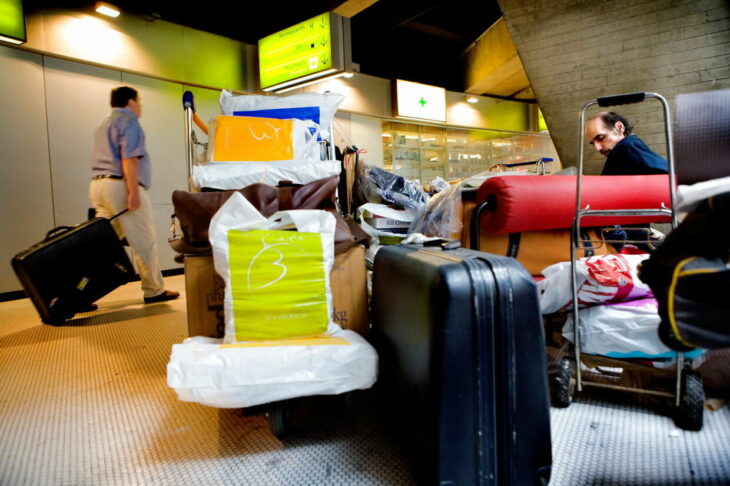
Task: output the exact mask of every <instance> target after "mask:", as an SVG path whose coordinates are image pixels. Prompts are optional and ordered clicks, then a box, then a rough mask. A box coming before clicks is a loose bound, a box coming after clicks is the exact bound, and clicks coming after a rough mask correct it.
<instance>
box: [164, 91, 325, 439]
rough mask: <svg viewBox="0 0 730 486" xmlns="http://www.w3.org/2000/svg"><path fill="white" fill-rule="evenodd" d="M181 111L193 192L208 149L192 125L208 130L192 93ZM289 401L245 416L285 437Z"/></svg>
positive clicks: (189, 179)
mask: <svg viewBox="0 0 730 486" xmlns="http://www.w3.org/2000/svg"><path fill="white" fill-rule="evenodd" d="M182 102H183V111H184V114H185V124H184V125H185V158H186V166H187V171H188V190H190V191H193V190H196V189H199V188H195V187H194V184H193V165H196V164H197V159H198V154H199V150H202V153H203V154H205V152H206V151H207V149H208V143H204V142H200V141H198V137H197V135H196V133H195V130H194V128H193V125H194V124H195V125H197V126H198V127H199V128H200V129H201V130H202V131H203V132H204V133H206V134H207V133H208V129H207V127H206V126H205V123H204V122H203V121H201V120H200V118H199V117H198V115H197V114H196V113H195V101H194V96H193V93H192V92H190V91H185V93H184V94H183V97H182ZM329 133H330V139H324V138H323V139H322V141H321V142H320V151H321V154H322V159H323V160H324V158H325V157H327V156H329V158H330V160H334V159H335V146H334V142H333V141H332V140H331V139H332V137H333V134H334V130H333V126H332V124H331V123H330V131H329ZM172 225H173V233H174V232H175V230H174V216H173V223H172ZM290 408H291V406H290V400H281V401H278V402H273V403H269V404H266V405H261V406H257V407H252V408H251V409H248V410H245V411H244V414H245V415H256V414H259V413H264V414H265V415H266V419H267V422H268V424H269V430H270V431H271V433H272V434H273V435H274V436H275V437H277V438H281V437H283V436H285V435H286V434H287V432H288V430H289V428H290V418H291V414H290Z"/></svg>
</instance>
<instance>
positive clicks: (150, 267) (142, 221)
mask: <svg viewBox="0 0 730 486" xmlns="http://www.w3.org/2000/svg"><path fill="white" fill-rule="evenodd" d="M89 199H91V204H92V205H93V206H94V208H96V215H97V216H100V217H104V218H109V217H111V216H114V215H115V214H117V213H119V212H120V211H122V210H123V209H125V208H126V207H127V186H126V182H125V181H123V180H118V179H94V180H92V181H91V185H90V186H89ZM139 199H140V202H141V204H142V205H141V206H140V208H139V209H137V210H136V211H128V212H126V213H124V214H123V215H122V216H120V217H119V218H117V219H115V220H114V221H113V222H112V224H113V225H114V229H115V230H116V232H117V234H118V235H119V237H120V238H121V237H126V238H127V241H128V242H129V245H130V246H131V247H132V253H133V255H134V263H135V264H136V265H137V271H139V276H140V279H141V280H142V291H143V292H144V296H145V297H155V296H157V295H160V294H161V293H162V292H164V290H165V284H164V281H163V279H162V271H161V270H160V263H159V261H158V257H157V237H156V235H155V226H154V220H153V218H152V203H151V202H150V198H149V196H148V195H147V190H146V189H145V188H144V187H142V186H140V188H139Z"/></svg>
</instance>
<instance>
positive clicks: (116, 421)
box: [0, 276, 730, 486]
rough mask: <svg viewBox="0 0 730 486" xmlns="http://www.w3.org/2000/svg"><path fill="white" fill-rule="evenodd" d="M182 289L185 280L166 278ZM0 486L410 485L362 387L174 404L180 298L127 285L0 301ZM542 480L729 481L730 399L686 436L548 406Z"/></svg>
mask: <svg viewBox="0 0 730 486" xmlns="http://www.w3.org/2000/svg"><path fill="white" fill-rule="evenodd" d="M167 284H168V287H169V288H172V289H175V290H180V291H183V290H184V280H183V277H182V276H180V277H171V278H168V279H167ZM0 322H2V326H0V397H1V398H0V485H3V486H6V485H7V486H15V485H32V486H44V485H49V486H51V485H52V486H58V485H69V486H71V485H74V486H75V485H99V486H102V485H103V486H115V485H120V486H121V485H125V486H126V485H155V486H157V485H190V484H204V485H206V486H207V485H410V484H413V482H414V477H413V474H412V473H411V471H410V469H409V467H408V465H407V464H406V463H405V461H404V460H403V459H402V457H401V455H400V453H399V451H398V448H397V447H396V446H395V444H394V443H393V442H392V440H391V438H390V434H389V433H388V432H389V431H388V430H385V429H384V427H383V426H382V425H381V424H382V422H381V421H380V420H378V419H377V417H376V414H375V413H373V408H374V403H375V402H374V400H373V397H372V393H369V392H356V393H352V394H347V395H344V396H340V397H313V398H307V399H302V400H299V401H295V402H294V403H293V404H292V421H293V423H292V432H291V434H290V435H289V436H288V437H287V438H286V439H285V440H283V441H282V440H279V439H276V438H274V437H273V436H272V435H271V433H270V431H269V429H268V425H267V421H266V418H265V417H264V415H262V414H257V415H251V416H246V415H244V414H243V413H242V412H241V410H223V409H215V408H209V407H204V406H201V405H197V404H191V403H183V402H180V401H178V400H177V398H176V396H175V393H174V392H173V391H172V390H170V389H169V388H167V386H166V384H165V366H166V364H167V361H168V358H169V355H170V347H171V345H172V344H174V343H177V342H180V341H182V339H184V338H185V337H186V335H187V327H186V315H185V301H184V299H179V300H177V301H174V302H170V303H161V304H154V305H146V306H145V305H143V304H142V303H141V292H140V291H139V287H138V284H136V283H132V284H129V285H127V286H125V287H123V288H121V289H119V290H117V291H115V292H113V293H112V294H110V295H109V296H107V297H106V298H104V299H102V301H101V302H100V309H99V310H98V311H96V312H94V313H91V314H81V315H79V316H78V317H77V318H76V319H74V320H73V321H71V322H70V323H68V324H67V325H65V326H63V327H52V326H46V325H42V324H40V322H39V320H38V317H37V315H36V314H35V311H34V310H33V308H32V306H31V305H30V303H29V302H28V301H27V300H19V301H11V302H4V303H0ZM551 415H552V432H553V456H554V472H553V479H552V481H551V483H550V484H551V485H558V486H563V485H648V486H654V485H656V486H658V485H727V484H730V447H728V443H730V408H729V407H727V406H725V407H723V408H721V409H720V410H718V411H716V412H709V411H707V412H705V427H704V428H703V430H702V431H701V432H684V431H679V430H677V429H676V428H675V427H674V424H673V422H672V421H671V419H669V418H667V417H666V416H663V415H661V414H658V413H656V411H655V410H653V409H652V408H651V407H647V406H637V405H634V404H632V403H630V402H627V401H625V400H624V401H623V402H621V401H611V400H607V399H606V398H603V397H600V396H591V395H588V394H584V395H581V397H580V398H579V399H578V401H577V402H576V403H574V404H573V405H571V406H570V407H569V408H567V409H562V410H558V409H553V410H552V413H551Z"/></svg>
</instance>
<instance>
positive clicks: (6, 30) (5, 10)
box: [0, 0, 26, 44]
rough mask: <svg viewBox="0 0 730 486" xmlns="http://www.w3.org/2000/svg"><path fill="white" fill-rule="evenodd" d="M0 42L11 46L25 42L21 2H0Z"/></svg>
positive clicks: (20, 0)
mask: <svg viewBox="0 0 730 486" xmlns="http://www.w3.org/2000/svg"><path fill="white" fill-rule="evenodd" d="M0 41H2V42H12V43H13V44H22V43H23V42H25V41H26V38H25V16H24V15H23V2H22V0H0Z"/></svg>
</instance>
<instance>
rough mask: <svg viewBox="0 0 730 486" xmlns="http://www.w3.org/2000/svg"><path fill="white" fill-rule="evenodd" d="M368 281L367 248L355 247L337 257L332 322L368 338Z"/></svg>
mask: <svg viewBox="0 0 730 486" xmlns="http://www.w3.org/2000/svg"><path fill="white" fill-rule="evenodd" d="M367 279H368V276H367V268H366V267H365V248H363V247H362V246H353V247H352V248H350V249H349V250H347V251H346V252H344V253H340V254H339V255H336V256H335V264H334V266H333V267H332V271H331V272H330V288H331V289H332V307H333V311H332V320H333V321H334V322H336V323H337V324H339V325H340V327H342V328H343V329H351V330H353V331H355V332H357V333H358V334H360V335H361V336H363V337H365V338H367V337H368V333H369V332H370V317H369V314H368V289H367Z"/></svg>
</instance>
